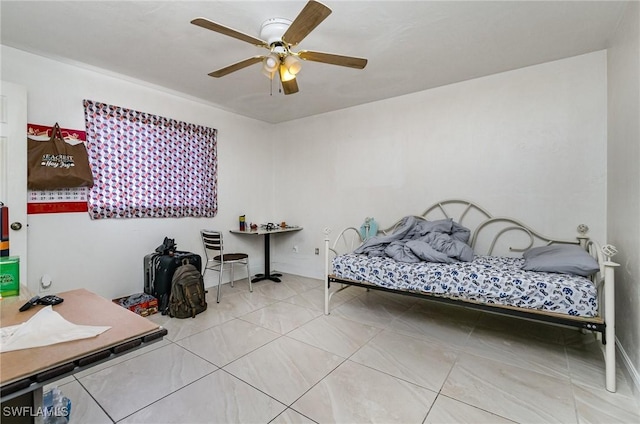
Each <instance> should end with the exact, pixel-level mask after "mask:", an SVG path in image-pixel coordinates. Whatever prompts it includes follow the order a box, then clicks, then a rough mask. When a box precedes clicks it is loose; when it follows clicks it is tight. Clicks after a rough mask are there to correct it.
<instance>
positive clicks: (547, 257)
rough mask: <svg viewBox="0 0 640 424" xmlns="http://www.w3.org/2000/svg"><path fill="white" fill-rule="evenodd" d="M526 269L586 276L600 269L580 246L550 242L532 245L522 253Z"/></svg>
mask: <svg viewBox="0 0 640 424" xmlns="http://www.w3.org/2000/svg"><path fill="white" fill-rule="evenodd" d="M522 257H523V258H524V266H523V267H522V269H524V270H526V271H545V272H557V273H561V274H575V275H581V276H583V277H588V276H590V275H591V274H593V273H595V272H598V271H600V266H599V265H598V262H597V261H596V260H595V259H594V258H593V257H592V256H591V255H590V254H588V253H587V251H586V250H584V249H583V248H582V247H580V246H577V245H571V244H552V245H550V246H542V247H534V248H532V249H529V250H527V251H526V252H524V253H523V254H522Z"/></svg>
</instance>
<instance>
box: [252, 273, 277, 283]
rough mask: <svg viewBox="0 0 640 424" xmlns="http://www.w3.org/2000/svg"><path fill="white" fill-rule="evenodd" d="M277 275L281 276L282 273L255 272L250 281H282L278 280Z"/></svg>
mask: <svg viewBox="0 0 640 424" xmlns="http://www.w3.org/2000/svg"><path fill="white" fill-rule="evenodd" d="M278 277H282V274H269V275H264V274H256V276H255V277H253V279H252V280H251V282H252V283H257V282H258V281H263V280H271V281H275V282H276V283H280V282H282V280H280V278H278Z"/></svg>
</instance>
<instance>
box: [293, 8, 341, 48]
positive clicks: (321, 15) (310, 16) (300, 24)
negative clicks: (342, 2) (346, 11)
mask: <svg viewBox="0 0 640 424" xmlns="http://www.w3.org/2000/svg"><path fill="white" fill-rule="evenodd" d="M330 14H331V9H329V8H328V7H327V6H325V5H324V4H322V3H319V2H317V1H315V0H310V1H309V2H308V3H307V4H306V5H305V6H304V8H303V9H302V11H301V12H300V13H299V14H298V16H297V17H296V18H295V19H294V20H293V22H292V23H291V25H290V26H289V28H288V29H287V31H286V32H285V33H284V35H283V36H282V39H283V40H284V41H285V42H287V43H289V44H291V45H292V46H295V45H296V44H298V43H299V42H301V41H302V40H303V39H304V38H305V37H306V36H307V35H309V33H310V32H311V31H313V29H314V28H315V27H317V26H318V25H320V22H322V21H324V20H325V18H326V17H327V16H329V15H330Z"/></svg>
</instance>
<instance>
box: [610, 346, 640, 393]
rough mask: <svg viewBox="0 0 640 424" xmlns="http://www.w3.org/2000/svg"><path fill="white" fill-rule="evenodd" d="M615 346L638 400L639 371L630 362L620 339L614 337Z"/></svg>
mask: <svg viewBox="0 0 640 424" xmlns="http://www.w3.org/2000/svg"><path fill="white" fill-rule="evenodd" d="M616 346H617V347H618V351H619V352H620V356H621V357H622V362H623V363H624V366H625V368H626V369H627V373H628V374H629V376H630V377H631V381H632V383H633V386H634V387H633V394H634V395H635V397H636V399H638V401H639V402H640V373H638V370H637V369H636V367H635V366H634V365H633V362H631V358H629V355H627V352H625V350H624V348H623V347H622V344H621V343H620V339H618V338H617V337H616Z"/></svg>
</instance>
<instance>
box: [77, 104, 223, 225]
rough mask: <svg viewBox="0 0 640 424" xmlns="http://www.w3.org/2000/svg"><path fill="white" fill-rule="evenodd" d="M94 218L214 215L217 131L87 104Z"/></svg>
mask: <svg viewBox="0 0 640 424" xmlns="http://www.w3.org/2000/svg"><path fill="white" fill-rule="evenodd" d="M83 103H84V114H85V122H86V130H87V150H88V152H89V162H90V164H91V168H92V170H93V175H94V186H93V187H92V188H91V190H90V191H89V195H88V203H89V215H90V216H91V219H104V218H146V217H150V218H160V217H163V218H168V217H172V218H180V217H187V216H190V217H213V216H215V215H216V213H217V209H218V201H217V174H218V172H217V169H218V167H217V155H216V149H217V140H216V135H217V130H215V129H213V128H209V127H204V126H201V125H194V124H189V123H186V122H181V121H176V120H173V119H168V118H164V117H161V116H156V115H151V114H149V113H144V112H138V111H135V110H131V109H125V108H122V107H119V106H112V105H108V104H105V103H99V102H94V101H92V100H84V102H83Z"/></svg>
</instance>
